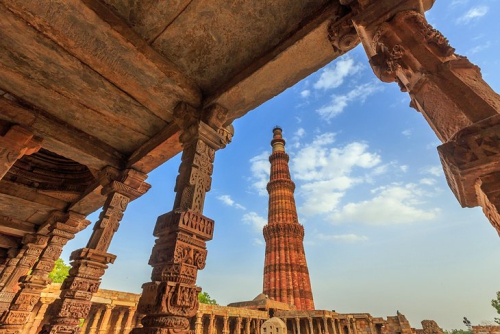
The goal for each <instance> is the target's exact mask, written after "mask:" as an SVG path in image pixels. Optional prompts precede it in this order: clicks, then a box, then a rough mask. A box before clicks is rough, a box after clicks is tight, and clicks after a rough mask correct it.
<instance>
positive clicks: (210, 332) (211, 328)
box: [208, 314, 215, 334]
mask: <svg viewBox="0 0 500 334" xmlns="http://www.w3.org/2000/svg"><path fill="white" fill-rule="evenodd" d="M214 320H215V314H210V320H209V322H208V334H213V332H214Z"/></svg>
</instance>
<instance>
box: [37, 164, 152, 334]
mask: <svg viewBox="0 0 500 334" xmlns="http://www.w3.org/2000/svg"><path fill="white" fill-rule="evenodd" d="M146 178H147V175H146V174H144V173H141V172H138V171H136V170H133V169H127V170H124V171H118V170H116V169H114V168H111V167H108V168H105V169H104V170H103V171H102V172H101V173H100V175H99V181H100V182H101V184H102V185H103V188H102V194H103V195H105V196H107V199H106V201H105V203H104V206H103V209H102V211H101V214H100V216H99V220H98V221H97V222H96V224H95V225H94V229H93V233H92V235H91V237H90V239H89V242H88V243H87V247H86V248H82V249H78V250H75V251H74V252H73V253H72V254H71V257H70V260H71V261H72V262H71V269H70V271H69V276H68V277H67V278H66V280H65V281H64V283H63V284H62V286H61V301H60V302H59V303H58V304H57V306H56V307H55V308H54V314H53V317H52V319H51V322H50V324H48V325H46V326H44V329H43V332H44V333H50V332H52V331H56V332H68V333H72V332H74V331H75V330H76V329H77V326H78V323H79V319H80V318H86V317H87V315H88V313H89V311H90V308H91V305H92V302H91V298H92V295H93V294H94V293H96V292H97V290H98V289H99V285H100V284H101V277H102V275H104V272H105V270H106V269H107V268H108V266H107V264H109V263H113V262H114V260H115V258H116V256H115V255H113V254H109V253H107V250H108V247H109V245H110V243H111V239H112V237H113V235H114V233H115V232H116V231H117V230H118V227H119V223H120V221H121V219H122V217H123V213H124V211H125V209H126V208H127V205H128V203H129V202H130V201H131V200H133V199H135V198H137V197H139V196H141V195H142V194H144V193H145V192H146V191H147V190H148V189H149V188H150V187H151V186H150V185H149V184H147V183H146V182H145V179H146Z"/></svg>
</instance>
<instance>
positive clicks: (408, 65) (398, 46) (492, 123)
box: [345, 0, 500, 233]
mask: <svg viewBox="0 0 500 334" xmlns="http://www.w3.org/2000/svg"><path fill="white" fill-rule="evenodd" d="M345 2H346V3H347V4H350V5H351V8H352V10H353V11H354V12H355V13H356V15H354V16H353V17H354V27H355V28H356V30H357V33H358V35H359V38H360V39H361V42H362V44H363V47H364V49H365V51H366V53H367V55H368V58H369V60H370V64H371V66H372V69H373V71H374V73H375V74H376V75H377V77H378V78H379V79H380V80H382V81H384V82H397V83H398V85H399V86H400V88H401V90H402V91H404V92H408V93H409V95H410V97H411V106H412V107H413V108H415V109H416V110H417V111H419V112H421V113H422V115H423V116H424V118H425V119H426V121H427V122H428V123H429V125H430V126H431V128H432V129H433V130H434V132H435V133H436V135H437V137H438V138H439V139H440V140H441V141H442V142H443V143H444V144H443V145H441V146H439V147H438V152H439V155H440V158H441V163H442V165H443V169H444V172H445V175H446V179H447V181H448V185H449V186H450V188H451V190H452V191H453V193H454V194H455V196H456V197H457V199H458V201H459V202H460V204H461V205H462V206H463V207H475V206H478V205H479V206H481V207H482V208H483V211H484V213H485V214H486V217H487V218H488V219H489V220H490V222H491V224H492V225H493V227H495V229H496V230H497V231H498V232H499V233H500V213H499V212H500V196H499V192H498V189H499V188H498V185H499V184H500V96H499V95H498V94H497V93H495V92H494V91H493V90H492V89H491V87H490V86H488V84H487V83H486V82H485V81H484V80H483V78H482V76H481V71H480V69H479V67H477V66H476V65H474V64H472V63H471V62H470V61H469V60H468V59H467V58H466V57H464V56H460V55H457V54H456V53H455V49H453V48H452V47H451V46H450V45H449V43H448V40H447V39H446V38H445V37H444V36H443V35H442V34H441V33H440V32H439V31H437V30H436V29H434V28H433V27H432V26H431V25H430V24H429V23H428V22H427V21H426V19H425V17H424V15H423V14H424V11H425V10H428V9H429V8H430V7H431V6H432V4H433V3H434V1H433V0H408V1H399V0H386V1H384V2H383V5H381V3H380V2H379V1H373V0H358V1H352V0H351V1H348V0H346V1H345Z"/></svg>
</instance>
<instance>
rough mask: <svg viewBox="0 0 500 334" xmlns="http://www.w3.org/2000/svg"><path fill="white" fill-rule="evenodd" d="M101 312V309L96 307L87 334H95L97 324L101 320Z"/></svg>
mask: <svg viewBox="0 0 500 334" xmlns="http://www.w3.org/2000/svg"><path fill="white" fill-rule="evenodd" d="M102 311H103V308H102V307H97V310H96V311H95V314H94V319H92V323H91V324H90V328H89V334H95V333H96V332H97V325H98V324H99V320H101V315H102Z"/></svg>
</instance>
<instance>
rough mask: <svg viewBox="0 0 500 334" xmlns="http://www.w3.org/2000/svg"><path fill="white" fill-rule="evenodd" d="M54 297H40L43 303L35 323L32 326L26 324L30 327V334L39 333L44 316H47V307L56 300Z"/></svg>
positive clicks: (34, 320)
mask: <svg viewBox="0 0 500 334" xmlns="http://www.w3.org/2000/svg"><path fill="white" fill-rule="evenodd" d="M54 300H55V299H54V298H40V302H41V303H42V305H41V306H40V308H39V309H38V312H37V313H36V316H35V318H34V319H33V323H32V324H31V326H26V327H28V328H29V331H28V334H36V333H38V327H39V326H40V324H41V322H42V320H43V318H44V317H45V312H47V308H48V307H49V306H50V304H52V303H53V302H54Z"/></svg>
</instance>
